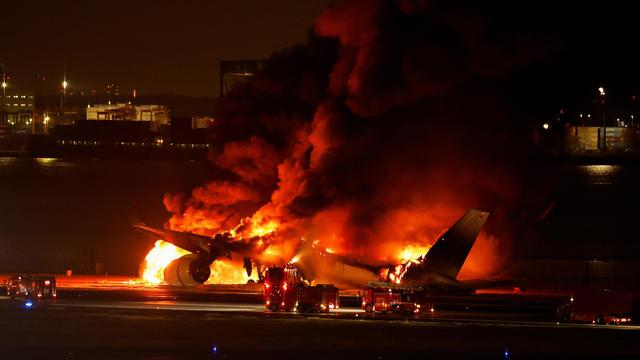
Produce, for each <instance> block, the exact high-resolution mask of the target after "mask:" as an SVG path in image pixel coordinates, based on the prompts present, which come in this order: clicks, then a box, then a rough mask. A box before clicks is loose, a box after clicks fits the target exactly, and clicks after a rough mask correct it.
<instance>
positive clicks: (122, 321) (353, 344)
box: [0, 284, 640, 359]
mask: <svg viewBox="0 0 640 360" xmlns="http://www.w3.org/2000/svg"><path fill="white" fill-rule="evenodd" d="M121 285H122V284H121ZM256 289H259V287H255V286H253V287H251V286H250V287H246V286H244V287H243V286H235V287H234V286H210V287H202V288H198V289H178V288H169V287H162V286H158V287H139V286H137V285H135V284H130V285H122V286H119V287H114V286H102V287H88V288H85V287H66V288H65V287H61V288H59V289H58V298H57V299H55V300H41V301H33V304H32V306H31V307H27V306H26V303H25V300H24V299H15V300H10V299H8V298H5V299H0V314H2V316H0V325H1V326H0V329H2V333H1V334H2V336H0V354H2V358H12V357H15V358H20V359H42V358H47V359H185V358H188V359H191V358H196V359H200V358H201V359H214V358H220V359H223V358H225V359H271V358H278V359H299V358H304V359H342V358H349V359H450V358H460V359H462V358H464V359H468V358H486V359H521V358H524V359H533V358H536V359H538V358H542V357H544V358H563V359H566V358H602V357H606V358H638V356H639V355H640V342H639V341H638V339H640V332H639V331H640V326H635V325H624V326H623V325H593V324H574V323H558V322H557V321H556V319H555V316H554V313H553V311H552V310H553V306H554V305H553V300H552V299H551V298H549V297H544V296H534V295H524V296H517V295H516V296H509V295H495V294H492V295H473V296H470V297H448V298H441V299H438V300H437V301H435V311H434V312H433V313H431V312H427V313H426V314H421V315H409V316H405V315H395V314H367V313H364V312H363V311H362V310H361V309H360V308H359V306H358V304H359V299H358V298H357V296H353V295H351V296H347V297H344V298H343V299H342V305H343V306H341V308H340V309H337V310H335V311H332V312H331V313H328V314H299V313H296V312H291V313H286V312H278V313H272V312H269V311H267V310H266V309H265V307H264V303H263V300H262V295H261V294H260V293H259V291H258V290H256ZM356 294H357V293H356ZM507 305H508V306H507Z"/></svg>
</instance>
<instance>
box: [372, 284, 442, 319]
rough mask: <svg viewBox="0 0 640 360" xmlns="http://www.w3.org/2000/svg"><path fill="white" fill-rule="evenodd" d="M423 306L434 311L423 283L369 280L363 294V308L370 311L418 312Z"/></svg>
mask: <svg viewBox="0 0 640 360" xmlns="http://www.w3.org/2000/svg"><path fill="white" fill-rule="evenodd" d="M423 308H424V309H428V311H430V312H433V306H431V303H429V302H428V301H427V298H426V290H425V288H424V287H423V286H422V284H395V283H392V282H387V281H369V282H368V283H367V286H366V287H365V288H364V291H363V295H362V309H364V311H366V312H368V313H373V312H382V313H386V312H389V311H391V312H392V313H394V314H418V313H420V312H422V309H423Z"/></svg>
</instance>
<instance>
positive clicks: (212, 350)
mask: <svg viewBox="0 0 640 360" xmlns="http://www.w3.org/2000/svg"><path fill="white" fill-rule="evenodd" d="M217 351H218V347H217V346H216V345H213V347H212V348H211V352H212V353H214V354H215V353H216V352H217Z"/></svg>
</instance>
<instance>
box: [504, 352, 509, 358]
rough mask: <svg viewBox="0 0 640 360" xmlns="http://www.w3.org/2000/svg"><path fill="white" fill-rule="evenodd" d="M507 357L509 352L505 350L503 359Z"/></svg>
mask: <svg viewBox="0 0 640 360" xmlns="http://www.w3.org/2000/svg"><path fill="white" fill-rule="evenodd" d="M508 357H509V351H508V350H505V351H504V358H505V359H506V358H508Z"/></svg>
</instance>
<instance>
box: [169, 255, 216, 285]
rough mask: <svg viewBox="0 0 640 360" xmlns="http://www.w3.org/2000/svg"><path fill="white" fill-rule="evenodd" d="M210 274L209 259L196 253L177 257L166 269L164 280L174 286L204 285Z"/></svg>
mask: <svg viewBox="0 0 640 360" xmlns="http://www.w3.org/2000/svg"><path fill="white" fill-rule="evenodd" d="M210 275H211V269H209V261H207V260H206V259H202V257H201V256H198V255H196V254H189V255H185V256H183V257H181V258H178V259H175V260H173V261H172V262H170V263H169V265H167V267H166V268H165V269H164V281H165V282H166V283H167V284H168V285H173V286H198V285H202V284H203V283H204V282H205V281H207V279H209V276H210Z"/></svg>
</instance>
